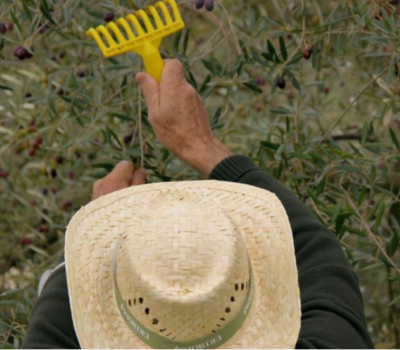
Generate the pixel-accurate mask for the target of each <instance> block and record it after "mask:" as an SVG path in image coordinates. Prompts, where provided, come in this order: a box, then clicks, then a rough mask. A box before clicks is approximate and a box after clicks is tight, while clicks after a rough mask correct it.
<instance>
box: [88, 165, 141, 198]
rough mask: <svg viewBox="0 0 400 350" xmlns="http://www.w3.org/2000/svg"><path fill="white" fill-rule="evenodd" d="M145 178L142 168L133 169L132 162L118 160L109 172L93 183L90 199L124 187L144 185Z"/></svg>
mask: <svg viewBox="0 0 400 350" xmlns="http://www.w3.org/2000/svg"><path fill="white" fill-rule="evenodd" d="M146 179H147V173H146V171H145V170H144V169H137V170H135V166H134V164H133V163H131V162H127V161H123V162H120V163H118V164H117V165H116V166H115V168H114V170H113V171H112V172H111V173H110V174H108V175H107V176H106V177H105V178H103V179H101V180H97V181H96V182H95V183H94V185H93V195H92V200H95V199H97V198H99V197H101V196H105V195H107V194H110V193H112V192H115V191H119V190H122V189H124V188H128V187H131V186H137V185H144V184H145V183H146Z"/></svg>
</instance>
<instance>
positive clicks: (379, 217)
mask: <svg viewBox="0 0 400 350" xmlns="http://www.w3.org/2000/svg"><path fill="white" fill-rule="evenodd" d="M385 209H386V206H385V203H383V202H382V204H381V205H380V207H379V210H378V213H377V214H376V221H375V224H374V226H373V227H372V231H376V230H377V229H378V228H379V226H380V225H381V222H382V219H383V215H384V214H385Z"/></svg>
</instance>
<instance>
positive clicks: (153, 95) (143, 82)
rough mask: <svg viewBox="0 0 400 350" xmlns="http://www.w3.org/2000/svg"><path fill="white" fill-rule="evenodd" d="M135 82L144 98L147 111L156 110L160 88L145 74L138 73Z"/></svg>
mask: <svg viewBox="0 0 400 350" xmlns="http://www.w3.org/2000/svg"><path fill="white" fill-rule="evenodd" d="M136 81H137V83H138V84H139V86H140V88H141V90H142V92H143V95H144V97H145V98H146V102H147V106H148V108H149V110H152V109H154V108H156V107H157V106H158V104H159V101H160V86H159V85H158V83H157V81H156V80H155V79H154V78H153V77H152V76H150V75H148V74H146V73H138V74H137V75H136Z"/></svg>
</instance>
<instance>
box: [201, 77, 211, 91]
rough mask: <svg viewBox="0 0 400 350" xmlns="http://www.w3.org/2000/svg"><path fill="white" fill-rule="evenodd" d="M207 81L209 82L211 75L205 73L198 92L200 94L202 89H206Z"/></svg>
mask: <svg viewBox="0 0 400 350" xmlns="http://www.w3.org/2000/svg"><path fill="white" fill-rule="evenodd" d="M209 82H211V75H207V77H206V78H205V79H204V82H203V84H202V85H201V87H200V89H199V94H202V93H203V92H204V91H206V90H207V89H208V86H207V84H208V83H209Z"/></svg>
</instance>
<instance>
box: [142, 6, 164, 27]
mask: <svg viewBox="0 0 400 350" xmlns="http://www.w3.org/2000/svg"><path fill="white" fill-rule="evenodd" d="M146 10H147V11H148V12H150V13H151V14H152V16H153V18H154V21H155V22H156V26H157V29H160V28H162V27H164V23H163V22H162V20H161V17H160V15H159V14H158V12H157V10H156V9H155V7H154V6H148V7H147V9H146Z"/></svg>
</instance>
